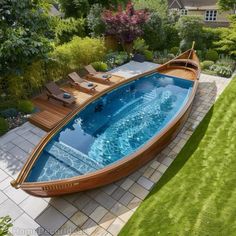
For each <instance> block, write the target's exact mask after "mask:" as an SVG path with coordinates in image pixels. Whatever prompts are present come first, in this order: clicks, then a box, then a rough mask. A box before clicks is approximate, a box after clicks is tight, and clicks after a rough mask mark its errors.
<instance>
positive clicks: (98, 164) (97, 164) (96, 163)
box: [55, 141, 104, 169]
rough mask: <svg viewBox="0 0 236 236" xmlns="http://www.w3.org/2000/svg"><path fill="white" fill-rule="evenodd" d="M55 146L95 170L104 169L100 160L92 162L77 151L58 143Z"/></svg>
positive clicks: (92, 160)
mask: <svg viewBox="0 0 236 236" xmlns="http://www.w3.org/2000/svg"><path fill="white" fill-rule="evenodd" d="M55 145H56V146H57V147H58V148H60V149H62V150H64V151H65V152H68V153H70V154H71V155H72V156H74V157H76V158H79V159H80V160H82V161H83V162H84V163H86V164H88V165H90V166H92V167H94V168H96V169H101V168H103V167H104V165H103V164H101V163H102V159H101V160H94V159H92V158H90V157H89V156H88V155H86V154H84V153H82V152H80V151H79V150H77V149H75V148H73V147H71V146H69V145H67V144H65V143H63V142H61V141H59V142H55Z"/></svg>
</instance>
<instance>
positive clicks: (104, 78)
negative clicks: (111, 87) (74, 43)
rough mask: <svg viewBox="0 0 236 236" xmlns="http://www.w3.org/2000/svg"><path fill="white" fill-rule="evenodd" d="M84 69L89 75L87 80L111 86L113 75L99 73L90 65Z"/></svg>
mask: <svg viewBox="0 0 236 236" xmlns="http://www.w3.org/2000/svg"><path fill="white" fill-rule="evenodd" d="M84 69H85V70H86V72H87V73H88V74H87V78H88V79H91V80H93V81H96V82H98V83H105V84H109V83H110V82H111V81H110V78H111V77H112V75H111V74H108V73H100V72H97V71H96V70H95V69H94V68H93V66H92V65H88V66H85V67H84Z"/></svg>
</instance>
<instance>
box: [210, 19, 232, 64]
mask: <svg viewBox="0 0 236 236" xmlns="http://www.w3.org/2000/svg"><path fill="white" fill-rule="evenodd" d="M214 45H215V46H216V47H217V50H218V51H220V52H222V53H224V54H226V55H230V56H231V57H233V58H234V59H236V15H232V16H231V17H230V27H229V28H225V29H222V30H221V34H220V40H217V41H215V42H214Z"/></svg>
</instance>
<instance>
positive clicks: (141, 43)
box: [133, 38, 148, 54]
mask: <svg viewBox="0 0 236 236" xmlns="http://www.w3.org/2000/svg"><path fill="white" fill-rule="evenodd" d="M133 50H134V52H135V53H141V54H143V53H144V52H145V51H146V50H148V46H147V45H146V42H145V40H144V39H141V38H138V39H136V40H134V44H133Z"/></svg>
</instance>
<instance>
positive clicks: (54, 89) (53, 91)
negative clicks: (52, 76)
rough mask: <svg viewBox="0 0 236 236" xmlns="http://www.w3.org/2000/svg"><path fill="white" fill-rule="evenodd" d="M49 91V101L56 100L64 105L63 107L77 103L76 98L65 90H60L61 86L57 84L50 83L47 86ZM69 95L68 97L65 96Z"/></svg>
mask: <svg viewBox="0 0 236 236" xmlns="http://www.w3.org/2000/svg"><path fill="white" fill-rule="evenodd" d="M45 88H46V90H47V97H48V100H49V99H50V98H52V99H55V100H57V101H60V102H62V103H63V105H64V106H65V105H71V104H73V103H75V97H74V96H73V95H71V94H68V93H67V92H66V91H65V90H63V89H60V88H59V86H58V85H57V84H56V83H55V82H50V83H48V84H46V85H45ZM65 95H67V96H68V97H67V96H65Z"/></svg>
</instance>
